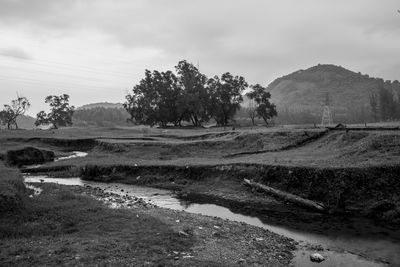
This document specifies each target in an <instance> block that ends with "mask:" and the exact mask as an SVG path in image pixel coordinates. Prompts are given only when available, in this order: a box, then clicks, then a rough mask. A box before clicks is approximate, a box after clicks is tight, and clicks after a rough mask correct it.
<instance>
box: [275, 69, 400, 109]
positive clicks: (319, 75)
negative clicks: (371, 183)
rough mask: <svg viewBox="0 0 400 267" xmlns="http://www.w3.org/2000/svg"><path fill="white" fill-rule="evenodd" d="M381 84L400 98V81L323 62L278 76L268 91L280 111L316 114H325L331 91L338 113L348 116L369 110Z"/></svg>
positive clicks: (331, 99) (332, 102) (333, 104)
mask: <svg viewBox="0 0 400 267" xmlns="http://www.w3.org/2000/svg"><path fill="white" fill-rule="evenodd" d="M381 87H383V88H385V89H388V90H390V91H391V92H392V93H393V94H394V95H395V96H397V98H398V97H399V96H400V83H399V82H398V81H397V80H396V81H393V82H391V81H384V80H383V79H381V78H372V77H369V75H366V74H361V73H360V72H358V73H356V72H353V71H350V70H348V69H345V68H343V67H341V66H335V65H331V64H322V65H321V64H319V65H317V66H313V67H311V68H308V69H306V70H298V71H295V72H293V73H291V74H288V75H285V76H283V77H280V78H277V79H275V80H274V81H273V82H272V83H270V84H269V85H268V87H267V91H269V92H270V93H271V99H272V102H274V103H275V104H276V105H277V107H278V110H286V111H288V110H289V111H291V112H300V111H307V112H310V113H312V114H315V115H317V114H321V111H322V105H323V102H324V100H325V97H326V95H327V93H329V97H330V101H331V106H332V108H333V109H334V111H335V112H336V114H342V115H343V116H346V114H348V113H349V112H351V110H354V109H359V110H365V112H368V109H369V108H370V105H369V97H370V95H371V94H373V93H377V92H378V90H379V89H380V88H381ZM363 112H364V111H363Z"/></svg>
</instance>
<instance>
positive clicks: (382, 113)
mask: <svg viewBox="0 0 400 267" xmlns="http://www.w3.org/2000/svg"><path fill="white" fill-rule="evenodd" d="M369 103H370V108H371V115H372V118H373V121H374V122H376V121H390V120H396V119H397V120H399V119H400V100H399V98H398V97H397V98H396V97H395V95H394V94H393V92H392V91H391V90H389V89H387V88H385V87H383V86H381V87H380V88H379V90H378V92H377V93H373V94H370V96H369Z"/></svg>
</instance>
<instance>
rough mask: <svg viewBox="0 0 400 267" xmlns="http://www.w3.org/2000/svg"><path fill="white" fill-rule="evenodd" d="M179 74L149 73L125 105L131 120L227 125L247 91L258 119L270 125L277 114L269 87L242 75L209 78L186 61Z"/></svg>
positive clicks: (155, 122) (146, 123)
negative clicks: (253, 82) (251, 81)
mask: <svg viewBox="0 0 400 267" xmlns="http://www.w3.org/2000/svg"><path fill="white" fill-rule="evenodd" d="M175 71H176V73H174V72H172V71H170V70H168V71H165V72H160V71H157V70H153V71H150V70H145V77H144V78H143V79H141V80H140V82H139V83H138V84H137V85H135V86H134V87H133V89H132V92H131V93H128V94H127V95H126V97H125V100H126V101H125V103H124V105H123V106H124V108H125V109H126V111H127V112H128V113H129V114H130V119H129V120H130V121H132V122H134V123H136V124H145V125H151V126H154V125H160V126H161V127H166V126H167V125H168V124H171V125H174V126H181V125H182V122H189V123H191V124H192V125H193V126H197V127H198V126H202V125H203V124H204V123H206V122H209V121H210V120H211V119H213V120H215V122H216V123H217V125H220V126H226V125H228V124H229V123H231V122H232V121H233V119H234V116H235V114H236V112H237V111H238V110H239V109H240V107H241V105H240V104H241V103H242V102H243V96H242V95H243V92H244V91H245V90H246V89H250V92H248V93H247V96H248V97H249V98H250V99H254V101H255V103H256V104H255V113H254V114H255V116H258V117H260V118H263V120H264V121H265V123H268V120H269V119H270V118H272V117H273V116H276V114H277V112H276V107H275V105H274V104H272V103H271V102H270V101H269V100H270V97H271V95H270V94H269V93H267V92H265V89H266V88H264V87H262V86H261V85H259V84H256V85H251V86H249V85H248V83H247V82H246V80H245V78H244V77H242V76H234V75H232V74H231V73H229V72H226V73H224V74H222V75H221V76H220V77H219V76H214V77H213V78H208V77H207V76H206V75H204V74H202V73H201V72H200V71H199V69H198V68H196V67H195V66H194V65H193V64H191V63H188V62H187V61H185V60H182V61H180V62H179V63H178V65H177V66H175Z"/></svg>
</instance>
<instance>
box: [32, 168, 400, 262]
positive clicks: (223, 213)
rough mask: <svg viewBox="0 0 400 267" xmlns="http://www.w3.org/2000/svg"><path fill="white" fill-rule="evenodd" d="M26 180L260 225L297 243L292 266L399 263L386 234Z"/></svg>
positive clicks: (153, 194) (154, 192)
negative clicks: (324, 228) (269, 220)
mask: <svg viewBox="0 0 400 267" xmlns="http://www.w3.org/2000/svg"><path fill="white" fill-rule="evenodd" d="M24 177H25V182H26V183H40V182H42V183H58V184H64V185H78V186H90V187H94V188H99V189H101V190H104V192H106V193H113V194H117V195H120V196H126V195H128V196H132V197H138V198H141V199H143V200H144V201H146V202H149V203H151V204H154V205H157V206H159V207H162V208H169V209H174V210H181V211H186V212H190V213H198V214H202V215H208V216H215V217H219V218H223V219H229V220H233V221H239V222H244V223H247V224H250V225H254V226H258V227H262V228H265V229H268V230H270V231H271V232H274V233H277V234H280V235H283V236H286V237H289V238H292V239H294V240H296V241H297V242H298V243H299V246H298V248H299V249H298V250H297V251H296V252H295V257H294V259H293V261H292V265H293V266H298V267H305V266H322V267H333V266H355V267H357V266H360V267H361V266H363V267H364V266H365V267H368V266H400V240H398V239H397V240H396V239H395V238H392V237H391V235H390V233H389V234H388V233H382V234H380V235H374V236H373V237H370V236H368V237H365V236H360V235H357V234H354V235H349V234H346V235H323V234H315V233H310V232H307V231H301V230H294V229H290V228H288V227H283V226H278V225H272V224H266V223H263V222H262V221H261V220H260V219H259V218H257V217H254V216H248V215H243V214H240V213H237V212H232V211H231V210H229V209H228V208H226V207H223V206H220V205H215V204H199V203H195V202H188V201H185V200H182V199H179V198H178V197H177V196H176V194H175V193H174V192H173V191H170V190H164V189H156V188H151V187H143V186H135V185H128V184H121V183H100V182H93V181H85V180H82V179H80V178H51V177H48V176H43V175H35V176H31V175H25V176H24ZM315 252H317V253H319V254H321V255H323V256H324V258H325V261H323V262H321V263H313V262H311V261H310V255H311V254H312V253H315Z"/></svg>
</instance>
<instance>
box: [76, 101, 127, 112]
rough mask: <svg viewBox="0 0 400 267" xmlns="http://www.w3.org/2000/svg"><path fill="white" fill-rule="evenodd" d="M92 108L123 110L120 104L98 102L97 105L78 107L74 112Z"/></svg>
mask: <svg viewBox="0 0 400 267" xmlns="http://www.w3.org/2000/svg"><path fill="white" fill-rule="evenodd" d="M92 108H123V106H122V103H109V102H99V103H92V104H86V105H83V106H81V107H78V108H77V109H76V110H81V109H92Z"/></svg>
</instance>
